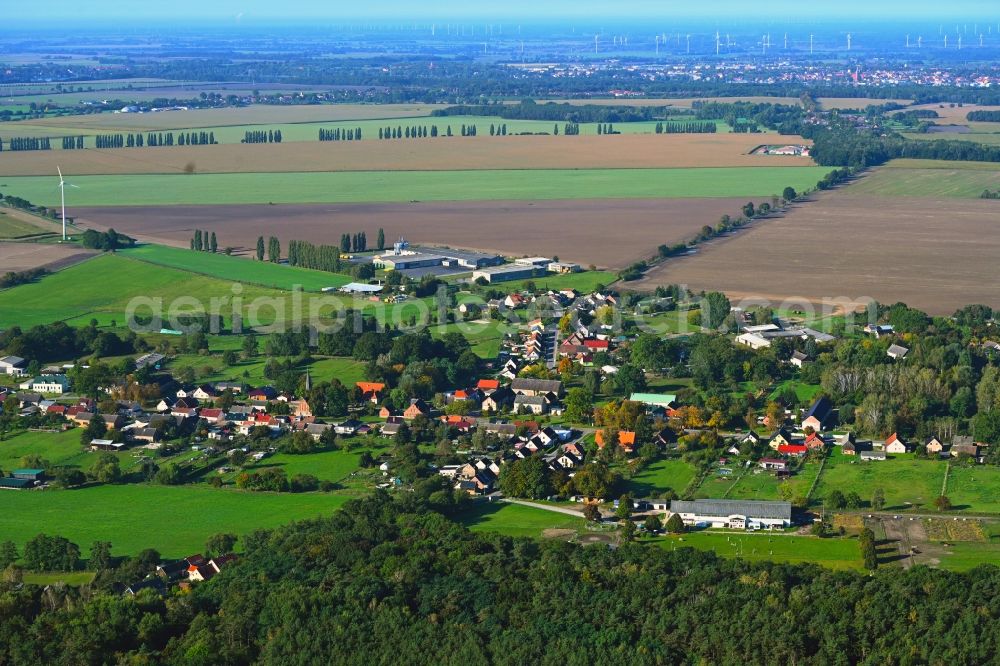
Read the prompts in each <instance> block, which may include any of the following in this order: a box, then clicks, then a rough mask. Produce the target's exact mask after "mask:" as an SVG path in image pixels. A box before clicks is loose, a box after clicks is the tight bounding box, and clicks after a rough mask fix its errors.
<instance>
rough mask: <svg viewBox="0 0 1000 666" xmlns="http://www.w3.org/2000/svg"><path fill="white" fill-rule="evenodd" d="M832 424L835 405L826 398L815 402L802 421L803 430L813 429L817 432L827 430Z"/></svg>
mask: <svg viewBox="0 0 1000 666" xmlns="http://www.w3.org/2000/svg"><path fill="white" fill-rule="evenodd" d="M832 423H833V403H832V402H830V399H829V398H827V397H825V396H824V397H822V398H820V399H818V400H817V401H816V402H814V403H813V405H812V407H810V408H809V411H807V412H806V414H805V417H804V418H803V419H802V427H803V428H812V429H813V430H815V431H816V432H819V431H820V430H825V429H826V428H827V427H829V426H830V425H832Z"/></svg>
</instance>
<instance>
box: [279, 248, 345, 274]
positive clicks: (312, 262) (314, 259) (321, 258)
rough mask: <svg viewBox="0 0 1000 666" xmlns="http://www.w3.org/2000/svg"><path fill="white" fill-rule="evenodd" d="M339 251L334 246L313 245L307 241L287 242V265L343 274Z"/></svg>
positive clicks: (342, 263) (343, 263) (342, 262)
mask: <svg viewBox="0 0 1000 666" xmlns="http://www.w3.org/2000/svg"><path fill="white" fill-rule="evenodd" d="M340 252H341V249H340V248H339V247H337V246H334V245H314V244H312V243H310V242H308V241H299V240H292V241H288V265H289V266H299V267H300V268H311V269H313V270H317V271H327V272H329V273H342V272H344V267H345V266H344V265H345V263H346V262H344V261H343V260H342V259H341V258H340Z"/></svg>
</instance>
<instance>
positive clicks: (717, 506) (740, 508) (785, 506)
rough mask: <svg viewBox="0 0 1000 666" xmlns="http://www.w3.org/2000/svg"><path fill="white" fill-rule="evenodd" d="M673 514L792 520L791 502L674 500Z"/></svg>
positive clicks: (672, 503)
mask: <svg viewBox="0 0 1000 666" xmlns="http://www.w3.org/2000/svg"><path fill="white" fill-rule="evenodd" d="M670 511H671V513H693V514H695V515H696V516H719V517H723V518H724V517H726V516H733V515H739V516H746V517H748V518H774V519H783V520H791V519H792V503H791V502H764V501H754V500H713V499H703V500H692V501H684V500H673V501H672V502H670Z"/></svg>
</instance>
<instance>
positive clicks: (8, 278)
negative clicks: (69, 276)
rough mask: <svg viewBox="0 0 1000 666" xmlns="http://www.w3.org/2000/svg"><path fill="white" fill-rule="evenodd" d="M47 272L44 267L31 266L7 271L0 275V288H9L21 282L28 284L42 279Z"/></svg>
mask: <svg viewBox="0 0 1000 666" xmlns="http://www.w3.org/2000/svg"><path fill="white" fill-rule="evenodd" d="M48 274H49V272H48V271H47V270H46V269H44V268H31V269H28V270H26V271H7V272H6V273H4V274H3V275H0V289H9V288H10V287H17V286H19V285H22V284H28V283H30V282H35V281H37V280H40V279H42V278H43V277H45V276H46V275H48Z"/></svg>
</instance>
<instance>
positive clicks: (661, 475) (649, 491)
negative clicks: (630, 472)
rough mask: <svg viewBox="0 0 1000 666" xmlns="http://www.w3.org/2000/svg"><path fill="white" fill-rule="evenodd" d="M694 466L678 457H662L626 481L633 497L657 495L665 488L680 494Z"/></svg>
mask: <svg viewBox="0 0 1000 666" xmlns="http://www.w3.org/2000/svg"><path fill="white" fill-rule="evenodd" d="M695 473H696V470H695V468H694V467H693V466H692V465H690V464H689V463H686V462H684V461H683V460H680V459H679V458H664V459H662V460H657V461H656V462H654V463H651V464H649V465H647V466H646V467H645V468H643V469H642V471H640V472H639V473H638V474H636V475H635V476H633V477H632V478H631V479H630V480H629V481H628V482H627V485H628V490H629V492H631V493H632V494H633V496H634V497H640V498H642V497H659V496H662V495H663V493H665V492H666V491H667V490H673V491H674V492H676V493H677V494H678V495H680V494H681V493H682V492H683V491H684V489H685V488H687V485H688V484H689V483H691V480H692V479H694V475H695Z"/></svg>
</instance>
